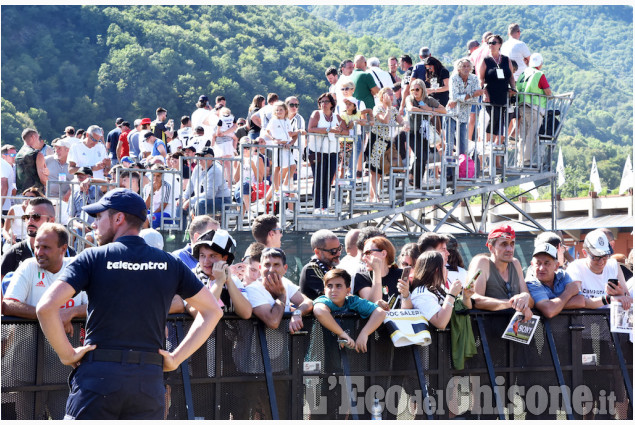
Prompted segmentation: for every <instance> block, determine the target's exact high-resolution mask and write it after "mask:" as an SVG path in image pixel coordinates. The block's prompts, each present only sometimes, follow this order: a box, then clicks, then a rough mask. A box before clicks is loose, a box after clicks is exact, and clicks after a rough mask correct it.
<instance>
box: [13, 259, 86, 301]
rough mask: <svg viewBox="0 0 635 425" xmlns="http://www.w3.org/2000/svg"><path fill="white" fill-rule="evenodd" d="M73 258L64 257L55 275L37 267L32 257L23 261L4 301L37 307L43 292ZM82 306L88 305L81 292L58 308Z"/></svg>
mask: <svg viewBox="0 0 635 425" xmlns="http://www.w3.org/2000/svg"><path fill="white" fill-rule="evenodd" d="M74 259H75V258H68V257H64V262H63V265H62V268H61V269H60V271H58V272H57V273H55V274H54V273H51V272H49V271H46V270H44V269H43V268H41V267H40V266H38V264H37V261H36V260H35V258H34V257H31V258H29V259H28V260H25V261H24V262H22V264H20V267H18V269H17V270H16V271H15V274H14V275H13V277H12V278H11V283H9V287H8V288H7V293H6V294H5V295H4V298H5V299H12V300H16V301H20V302H22V303H24V304H27V305H32V306H35V305H37V303H38V301H40V298H42V295H44V292H45V291H46V290H47V289H48V288H49V287H50V286H51V285H52V284H53V282H55V281H56V280H57V278H58V277H60V276H61V274H62V271H64V269H65V268H66V266H68V265H69V264H70V263H71V262H72V261H73V260H74ZM82 304H88V298H87V297H86V292H84V291H82V292H80V293H79V294H77V295H76V296H75V297H73V298H71V299H70V300H68V301H67V302H66V304H64V305H63V306H61V307H60V308H70V307H75V306H78V305H82Z"/></svg>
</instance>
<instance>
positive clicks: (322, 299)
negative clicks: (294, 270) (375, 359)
mask: <svg viewBox="0 0 635 425" xmlns="http://www.w3.org/2000/svg"><path fill="white" fill-rule="evenodd" d="M324 293H325V295H321V296H319V297H318V298H316V299H315V300H314V301H313V315H314V316H315V317H316V318H317V319H318V321H319V322H320V324H321V325H322V326H324V327H325V328H326V329H328V330H329V331H331V332H333V333H334V334H335V335H337V337H338V338H339V339H345V340H347V343H346V345H347V346H348V347H349V348H354V349H355V350H356V351H357V352H358V353H359V352H362V353H365V352H366V351H367V348H366V344H367V342H368V336H369V335H370V334H371V333H372V332H374V331H375V329H377V328H378V327H379V325H381V324H382V323H383V322H384V318H385V317H386V312H385V311H384V310H382V309H381V308H380V307H378V306H377V304H375V303H373V302H370V301H368V300H365V299H363V298H360V297H358V296H356V295H350V293H351V276H350V275H349V274H348V272H347V271H346V270H342V269H331V270H329V271H328V272H327V273H326V274H325V275H324ZM343 310H348V311H354V312H357V313H358V314H359V315H360V316H361V318H362V319H365V318H367V317H368V316H370V319H368V322H367V323H366V325H365V326H364V327H363V328H362V330H361V331H360V332H359V335H358V336H357V341H354V340H353V339H352V338H351V337H350V336H348V334H347V333H346V332H344V330H343V329H342V327H341V326H340V325H339V324H338V323H337V322H336V321H335V319H334V318H333V315H332V314H331V313H333V312H338V311H343Z"/></svg>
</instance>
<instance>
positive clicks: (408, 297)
mask: <svg viewBox="0 0 635 425" xmlns="http://www.w3.org/2000/svg"><path fill="white" fill-rule="evenodd" d="M410 295H411V294H410V293H408V296H407V297H404V296H403V295H402V296H401V299H402V300H408V299H410Z"/></svg>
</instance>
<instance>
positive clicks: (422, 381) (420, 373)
mask: <svg viewBox="0 0 635 425" xmlns="http://www.w3.org/2000/svg"><path fill="white" fill-rule="evenodd" d="M411 349H412V357H413V358H414V361H415V369H416V370H417V378H418V379H419V387H421V398H422V400H423V411H424V412H425V414H426V419H428V420H429V421H431V420H432V419H434V418H433V417H432V414H431V413H429V412H430V411H431V410H430V409H429V404H430V403H429V398H428V383H427V382H426V376H425V370H424V368H423V365H422V364H421V358H419V355H418V354H419V353H417V347H415V346H412V347H411ZM426 400H428V401H426Z"/></svg>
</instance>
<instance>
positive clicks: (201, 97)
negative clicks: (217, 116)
mask: <svg viewBox="0 0 635 425" xmlns="http://www.w3.org/2000/svg"><path fill="white" fill-rule="evenodd" d="M198 101H199V102H209V99H208V98H207V96H205V95H204V94H202V95H200V96H199V97H198Z"/></svg>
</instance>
